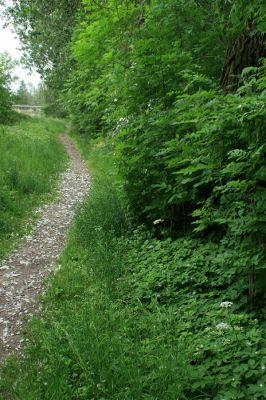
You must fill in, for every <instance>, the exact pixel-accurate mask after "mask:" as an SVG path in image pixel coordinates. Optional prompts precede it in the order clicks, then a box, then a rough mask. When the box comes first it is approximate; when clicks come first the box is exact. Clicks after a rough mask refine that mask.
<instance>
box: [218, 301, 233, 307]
mask: <svg viewBox="0 0 266 400" xmlns="http://www.w3.org/2000/svg"><path fill="white" fill-rule="evenodd" d="M233 304H234V303H232V302H231V301H223V302H222V303H221V304H220V307H222V308H229V307H232V305H233Z"/></svg>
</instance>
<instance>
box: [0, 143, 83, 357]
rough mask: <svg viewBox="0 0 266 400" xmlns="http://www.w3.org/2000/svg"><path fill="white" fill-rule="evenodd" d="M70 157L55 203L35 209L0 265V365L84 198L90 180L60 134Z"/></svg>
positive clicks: (16, 343) (17, 339)
mask: <svg viewBox="0 0 266 400" xmlns="http://www.w3.org/2000/svg"><path fill="white" fill-rule="evenodd" d="M60 140H61V141H62V143H63V144H64V146H65V148H66V151H67V153H68V155H69V157H70V165H69V168H68V169H67V170H66V171H65V172H64V173H62V174H61V177H60V185H59V196H58V200H57V201H56V202H54V203H50V204H47V205H45V206H44V207H42V208H40V209H39V210H37V212H38V214H39V215H40V218H39V222H38V223H37V225H36V226H35V227H34V229H33V232H32V233H31V234H30V235H29V236H27V237H26V238H24V239H23V241H22V243H21V245H20V246H19V247H18V248H17V249H16V250H14V251H13V252H12V253H10V254H9V256H8V257H7V258H6V259H5V260H4V261H2V262H1V265H0V362H2V361H4V359H5V358H6V356H7V355H9V354H11V353H12V352H14V351H16V350H19V349H20V347H21V344H22V339H21V336H20V332H21V329H22V328H23V324H24V320H25V317H29V316H31V315H32V314H33V313H34V310H35V309H36V305H37V300H38V296H39V295H40V294H41V292H42V288H43V287H42V282H43V279H44V277H45V276H47V275H48V273H49V271H50V270H51V268H52V266H53V264H54V262H55V261H56V259H57V257H58V256H59V254H60V253H61V251H62V249H63V248H64V245H65V242H66V236H67V232H68V228H69V226H70V223H71V221H72V219H73V215H74V212H75V208H76V206H77V205H78V204H79V203H80V202H81V201H82V200H83V199H84V196H85V195H86V193H87V191H88V189H89V185H90V177H89V173H88V170H87V168H86V166H85V163H84V162H83V161H82V159H81V157H80V155H79V153H78V151H77V149H76V147H75V145H74V144H73V142H72V141H71V140H70V139H69V138H68V137H67V136H66V135H61V136H60Z"/></svg>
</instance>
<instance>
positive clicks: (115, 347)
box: [0, 139, 266, 400]
mask: <svg viewBox="0 0 266 400" xmlns="http://www.w3.org/2000/svg"><path fill="white" fill-rule="evenodd" d="M78 142H79V146H80V149H82V151H83V154H84V155H85V156H86V158H87V159H88V160H89V165H90V167H91V169H92V171H93V187H92V190H91V192H90V194H89V197H88V199H87V201H86V202H85V204H84V206H83V207H81V208H80V210H79V211H78V214H77V216H76V221H75V225H74V227H73V229H72V232H71V234H70V238H69V243H68V245H67V248H66V250H65V252H64V254H63V255H62V256H61V258H60V260H59V264H58V267H59V270H57V272H55V274H54V275H53V276H51V278H50V279H49V281H48V289H47V293H46V295H45V296H44V298H43V312H42V318H33V319H32V321H31V322H30V323H29V325H28V327H27V329H26V338H27V340H28V342H27V344H26V347H25V352H24V356H23V358H20V359H16V358H12V359H10V360H9V361H8V362H7V364H6V365H5V367H4V369H3V370H2V372H1V380H0V398H1V399H3V400H17V399H18V400H53V399H54V400H59V399H60V400H177V399H179V400H188V399H189V400H194V399H195V400H196V399H202V400H212V399H215V400H221V399H228V400H233V399H243V400H246V399H258V400H261V399H263V398H265V396H264V395H265V389H264V388H265V384H266V380H265V373H264V369H265V363H266V351H265V339H264V333H263V326H262V324H260V323H259V322H258V321H256V320H254V319H253V318H254V315H252V314H251V315H248V314H247V313H244V312H241V311H239V310H238V308H237V307H236V305H235V304H234V305H233V306H232V308H230V309H226V308H223V307H220V306H219V303H220V302H221V301H223V300H231V298H230V297H229V296H231V295H232V293H231V292H230V291H229V290H228V288H226V285H225V283H224V282H221V283H220V286H219V283H218V282H217V281H216V282H215V281H214V280H215V279H216V278H215V273H214V272H215V270H216V269H219V268H221V265H222V264H221V262H222V257H224V258H225V260H224V263H225V264H226V263H227V265H228V263H231V262H232V259H233V258H236V254H237V251H236V252H235V253H234V254H232V256H231V258H230V259H229V258H228V257H229V255H230V249H225V248H221V249H220V248H219V246H217V245H212V244H203V243H200V242H198V241H197V240H194V239H188V238H187V239H180V240H177V241H171V240H164V241H159V240H156V239H154V238H152V236H151V234H150V233H149V232H145V231H144V230H143V229H142V228H137V229H136V228H135V227H134V226H132V224H131V221H130V218H129V216H128V212H127V204H126V201H125V198H124V194H123V191H122V188H121V180H120V179H119V176H118V174H117V172H116V169H115V166H114V163H113V156H112V146H110V145H108V143H107V144H104V143H103V142H97V141H96V142H94V143H93V144H91V145H88V144H87V143H86V141H85V140H83V139H79V140H78ZM214 254H216V258H217V260H216V261H211V256H212V257H213V258H214ZM215 262H216V264H215ZM239 262H242V261H241V260H239ZM208 274H211V277H212V280H213V282H211V280H210V278H209V275H208ZM219 279H220V278H219ZM227 279H229V278H228V277H227ZM222 287H223V290H221V288H222ZM231 289H232V288H231ZM221 323H223V324H226V326H230V328H226V329H221V328H217V326H218V325H219V324H221ZM1 396H2V397H1Z"/></svg>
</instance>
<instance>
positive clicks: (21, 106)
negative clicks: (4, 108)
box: [12, 104, 43, 114]
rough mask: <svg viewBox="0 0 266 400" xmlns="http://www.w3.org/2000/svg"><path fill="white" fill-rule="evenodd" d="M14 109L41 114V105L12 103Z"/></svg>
mask: <svg viewBox="0 0 266 400" xmlns="http://www.w3.org/2000/svg"><path fill="white" fill-rule="evenodd" d="M12 107H13V108H14V110H16V111H18V112H22V113H25V114H41V112H42V109H43V107H41V106H31V105H28V104H13V106H12Z"/></svg>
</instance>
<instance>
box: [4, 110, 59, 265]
mask: <svg viewBox="0 0 266 400" xmlns="http://www.w3.org/2000/svg"><path fill="white" fill-rule="evenodd" d="M63 130H64V125H63V124H62V123H61V122H59V121H55V120H52V119H50V120H49V119H44V118H24V119H22V120H21V121H20V122H18V123H17V124H15V125H13V126H4V125H1V126H0V257H1V256H2V255H3V254H4V253H5V252H6V251H7V250H8V248H10V245H11V244H12V243H13V241H14V238H16V237H18V236H20V235H21V234H22V233H23V232H24V231H25V221H26V220H27V219H28V218H29V215H30V213H31V211H32V210H33V208H34V207H36V206H37V205H39V204H40V203H41V202H42V201H44V200H47V199H48V197H47V195H49V193H51V191H52V188H53V187H54V181H55V179H56V176H57V174H58V172H59V171H61V170H62V169H63V167H64V165H65V163H66V156H65V152H64V149H63V147H62V145H61V144H60V143H59V142H58V140H57V136H56V134H57V133H59V132H62V131H63Z"/></svg>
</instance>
